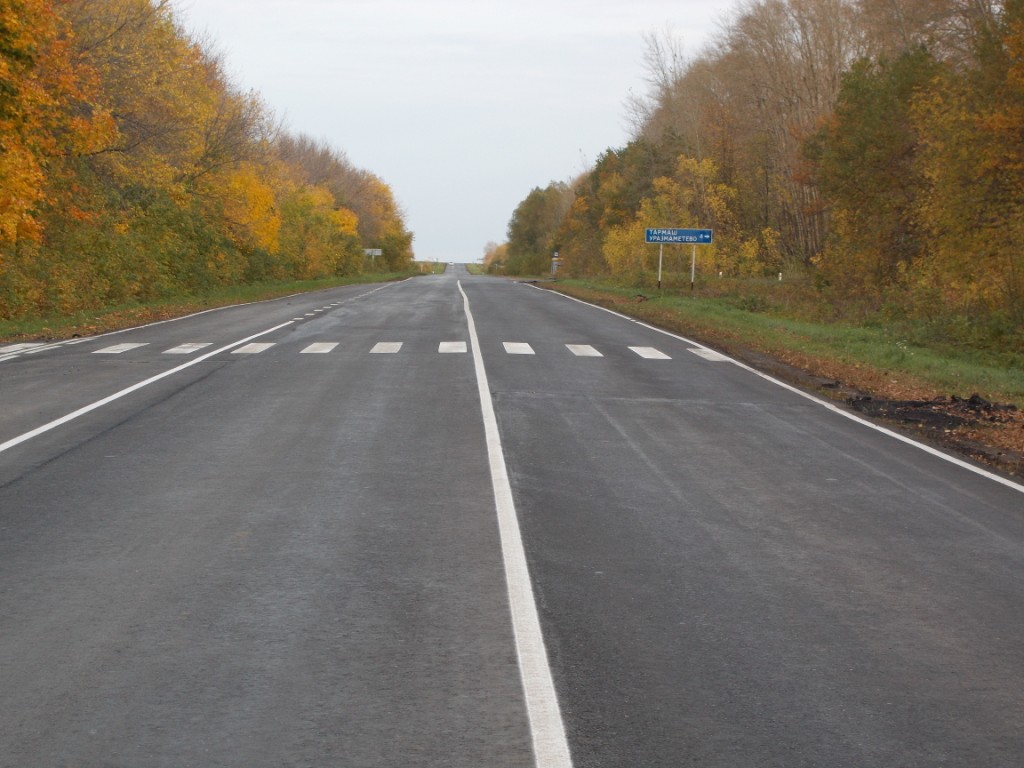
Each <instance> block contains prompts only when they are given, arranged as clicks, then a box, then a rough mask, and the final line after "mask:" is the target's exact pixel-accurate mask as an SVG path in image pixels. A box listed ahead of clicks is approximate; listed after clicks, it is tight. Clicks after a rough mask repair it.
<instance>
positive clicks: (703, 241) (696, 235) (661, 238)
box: [646, 229, 713, 245]
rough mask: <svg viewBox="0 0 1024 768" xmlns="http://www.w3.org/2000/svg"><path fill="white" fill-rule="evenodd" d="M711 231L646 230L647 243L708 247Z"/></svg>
mask: <svg viewBox="0 0 1024 768" xmlns="http://www.w3.org/2000/svg"><path fill="white" fill-rule="evenodd" d="M712 233H713V230H710V229H648V230H647V237H646V241H647V242H648V243H693V244H694V245H710V244H711V239H712Z"/></svg>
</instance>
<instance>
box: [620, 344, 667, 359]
mask: <svg viewBox="0 0 1024 768" xmlns="http://www.w3.org/2000/svg"><path fill="white" fill-rule="evenodd" d="M630 349H631V350H633V351H634V352H636V354H638V355H640V357H642V358H644V360H671V359H672V358H671V357H669V356H668V355H666V354H665V353H664V352H662V351H661V350H659V349H655V348H654V347H630Z"/></svg>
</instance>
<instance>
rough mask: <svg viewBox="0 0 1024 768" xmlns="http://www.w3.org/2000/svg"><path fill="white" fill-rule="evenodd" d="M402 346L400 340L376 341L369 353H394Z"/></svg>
mask: <svg viewBox="0 0 1024 768" xmlns="http://www.w3.org/2000/svg"><path fill="white" fill-rule="evenodd" d="M401 348H402V342H401V341H378V342H377V343H376V344H374V345H373V349H371V350H370V354H371V355H394V354H395V353H397V352H398V350H400V349H401Z"/></svg>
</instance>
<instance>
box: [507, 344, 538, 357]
mask: <svg viewBox="0 0 1024 768" xmlns="http://www.w3.org/2000/svg"><path fill="white" fill-rule="evenodd" d="M502 344H503V345H504V346H505V351H506V352H507V353H508V354H510V355H532V354H534V351H533V347H531V346H530V345H529V344H525V343H523V342H521V341H503V342H502Z"/></svg>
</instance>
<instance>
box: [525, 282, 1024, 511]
mask: <svg viewBox="0 0 1024 768" xmlns="http://www.w3.org/2000/svg"><path fill="white" fill-rule="evenodd" d="M530 287H531V288H535V289H536V290H538V291H544V293H548V294H555V295H556V296H561V297H562V298H563V299H569V300H570V301H575V302H577V303H578V304H583V305H584V306H587V307H592V308H593V309H599V310H601V311H602V312H607V313H608V314H610V315H615V316H616V317H620V318H622V319H623V320H628V321H629V322H631V323H636V324H637V325H640V326H643V327H644V328H648V329H650V330H652V331H657V332H658V333H661V334H664V335H665V336H669V337H671V338H673V339H677V340H679V341H682V342H685V343H687V344H692V345H693V346H695V347H698V348H699V349H702V350H706V351H707V352H713V353H715V354H717V355H721V356H722V358H723V359H724V360H727V361H728V362H730V363H732V364H733V365H736V366H738V367H740V368H742V369H743V370H745V371H749V372H750V373H752V374H754V375H755V376H760V377H761V378H762V379H764V380H765V381H770V382H771V383H772V384H775V385H776V386H778V387H782V388H783V389H785V390H788V391H790V392H792V393H794V394H796V395H800V397H802V398H804V399H805V400H810V401H811V402H812V403H817V404H818V405H820V406H822V407H823V408H827V409H828V410H830V411H832V412H833V413H837V414H839V415H840V416H842V417H843V418H846V419H849V420H850V421H855V422H857V423H858V424H863V425H864V426H865V427H868V428H869V429H873V430H875V431H876V432H881V433H882V434H883V435H886V436H887V437H891V438H893V439H894V440H899V441H900V442H901V443H906V444H907V445H912V446H914V447H915V448H918V449H920V450H922V451H924V452H925V453H928V454H931V455H932V456H936V457H938V458H940V459H942V460H943V461H948V462H949V463H950V464H955V465H956V466H958V467H961V468H963V469H966V470H968V471H969V472H973V473H974V474H976V475H980V476H981V477H984V478H987V479H989V480H994V481H995V482H997V483H999V484H1000V485H1005V486H1006V487H1007V488H1010V489H1012V490H1014V491H1017V492H1019V493H1024V485H1021V484H1020V483H1017V482H1014V481H1013V480H1009V479H1008V478H1005V477H1001V476H1000V475H997V474H995V473H994V472H989V471H988V470H987V469H982V468H981V467H976V466H974V465H973V464H970V463H968V462H966V461H963V460H962V459H958V458H957V457H956V456H950V455H949V454H948V453H943V452H942V451H940V450H938V449H937V448H932V447H931V446H930V445H925V444H924V443H919V442H918V441H917V440H914V439H913V438H910V437H907V436H906V435H901V434H900V433H899V432H893V431H892V430H891V429H887V428H886V427H883V426H881V425H880V424H874V423H872V422H870V421H868V420H867V419H863V418H861V417H860V416H858V415H857V414H855V413H851V412H849V411H847V410H844V409H842V408H840V407H839V406H838V405H836V404H835V403H830V402H829V401H828V400H823V399H822V398H820V397H818V396H817V395H812V394H811V393H810V392H804V391H803V390H801V389H797V388H796V387H794V386H792V385H791V384H787V383H786V382H784V381H780V380H779V379H776V378H775V377H774V376H769V375H768V374H767V373H763V372H761V371H759V370H757V369H756V368H751V367H750V366H749V365H747V364H746V363H741V362H740V361H739V360H736V359H734V358H731V357H729V356H728V355H723V354H722V353H721V352H719V351H718V350H715V349H712V348H711V347H708V346H705V345H704V344H701V343H700V342H698V341H693V340H692V339H688V338H686V337H685V336H679V335H678V334H675V333H672V332H671V331H666V330H665V329H664V328H658V327H657V326H654V325H648V324H647V323H645V322H643V321H641V320H637V319H636V318H634V317H630V316H629V315H624V314H622V313H621V312H616V311H615V310H614V309H607V308H606V307H599V306H598V305H597V304H591V303H590V302H589V301H583V300H582V299H577V298H576V297H575V296H569V295H567V294H564V293H559V292H558V291H547V290H545V289H543V288H537V286H535V285H531V286H530Z"/></svg>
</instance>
